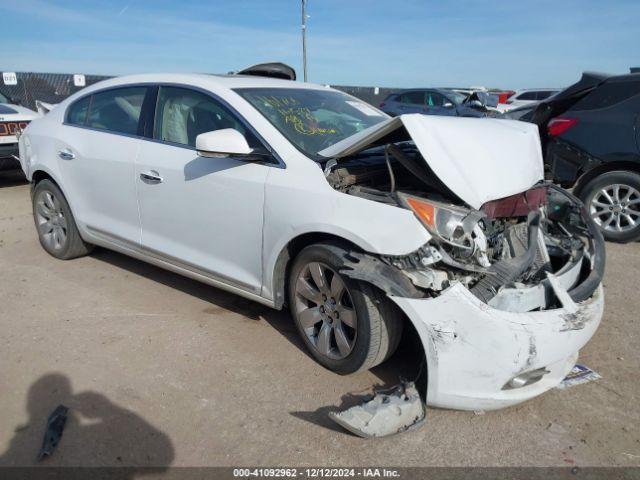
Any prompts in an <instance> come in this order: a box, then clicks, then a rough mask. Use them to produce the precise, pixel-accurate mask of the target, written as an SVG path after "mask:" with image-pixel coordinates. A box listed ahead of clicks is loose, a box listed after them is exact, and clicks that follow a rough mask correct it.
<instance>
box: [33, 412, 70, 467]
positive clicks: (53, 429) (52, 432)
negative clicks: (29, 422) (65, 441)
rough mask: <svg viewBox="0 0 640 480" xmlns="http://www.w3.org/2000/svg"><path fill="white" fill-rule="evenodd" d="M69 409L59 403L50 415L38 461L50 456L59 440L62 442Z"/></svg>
mask: <svg viewBox="0 0 640 480" xmlns="http://www.w3.org/2000/svg"><path fill="white" fill-rule="evenodd" d="M68 411H69V409H68V408H67V407H65V406H64V405H58V406H57V407H56V409H55V410H54V411H53V412H52V413H51V415H49V419H48V420H47V429H46V431H45V432H44V438H43V439H42V448H40V452H39V453H38V461H41V460H42V459H44V457H48V456H50V455H51V454H52V453H53V451H54V450H55V448H56V446H57V445H58V442H60V439H61V438H62V431H63V430H64V425H65V423H67V412H68Z"/></svg>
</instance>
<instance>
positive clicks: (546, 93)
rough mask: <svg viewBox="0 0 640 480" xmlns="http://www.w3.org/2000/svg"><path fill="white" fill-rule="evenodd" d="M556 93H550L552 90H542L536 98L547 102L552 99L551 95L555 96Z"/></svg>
mask: <svg viewBox="0 0 640 480" xmlns="http://www.w3.org/2000/svg"><path fill="white" fill-rule="evenodd" d="M554 93H555V92H552V91H550V90H540V91H539V92H538V95H537V97H536V98H537V99H538V100H546V99H547V98H549V97H550V96H551V95H553V94H554Z"/></svg>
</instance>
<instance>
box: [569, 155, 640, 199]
mask: <svg viewBox="0 0 640 480" xmlns="http://www.w3.org/2000/svg"><path fill="white" fill-rule="evenodd" d="M616 171H629V172H633V173H637V174H639V175H640V163H637V162H629V161H615V162H606V163H603V164H601V165H598V166H597V167H595V168H592V169H591V170H589V171H587V172H585V173H584V174H582V175H581V176H580V178H578V180H577V181H576V184H575V187H574V191H573V193H574V195H576V196H577V197H580V198H582V197H581V195H582V193H583V190H584V187H586V186H587V185H588V184H589V182H591V181H592V180H593V179H595V178H597V177H599V176H600V175H604V174H605V173H610V172H616Z"/></svg>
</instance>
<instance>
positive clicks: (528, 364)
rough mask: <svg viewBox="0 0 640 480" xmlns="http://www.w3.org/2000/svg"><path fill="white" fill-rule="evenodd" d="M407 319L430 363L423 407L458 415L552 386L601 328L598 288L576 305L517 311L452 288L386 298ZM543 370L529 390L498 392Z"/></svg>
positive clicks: (461, 288) (518, 399)
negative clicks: (435, 294)
mask: <svg viewBox="0 0 640 480" xmlns="http://www.w3.org/2000/svg"><path fill="white" fill-rule="evenodd" d="M390 298H391V299H392V300H393V301H394V302H395V303H396V304H398V306H400V308H402V310H403V311H404V312H405V313H406V314H407V315H408V316H409V318H410V320H411V321H412V323H413V324H414V325H415V327H416V329H417V331H418V334H419V335H420V338H421V340H422V344H423V346H424V350H425V354H426V356H427V365H428V390H427V403H428V404H429V405H432V406H436V407H443V408H456V409H463V410H477V409H486V410H492V409H497V408H502V407H506V406H509V405H514V404H516V403H520V402H523V401H525V400H528V399H530V398H533V397H535V396H537V395H540V394H541V393H543V392H545V391H547V390H549V389H550V388H553V387H555V386H556V385H558V384H559V383H560V381H562V379H563V378H564V377H565V375H566V374H567V373H568V372H569V371H570V370H571V368H572V367H573V365H574V363H575V361H576V359H577V356H578V352H579V350H580V349H581V348H582V347H583V346H584V345H585V344H586V343H587V342H588V341H589V339H590V338H591V337H592V336H593V334H594V332H595V331H596V329H597V328H598V325H599V324H600V319H601V318H602V312H603V309H604V294H603V291H602V286H598V288H597V289H596V290H595V292H594V294H593V296H592V297H591V298H589V299H588V300H586V301H584V302H581V303H577V304H573V308H570V307H569V308H558V309H554V310H545V311H536V312H525V313H514V312H507V311H504V310H498V309H495V308H493V307H490V306H489V305H487V304H486V303H483V302H481V301H480V300H478V299H477V298H476V297H475V296H474V295H473V294H472V293H471V292H469V290H467V289H466V288H465V287H464V286H463V285H461V284H456V285H453V286H452V287H450V288H449V289H447V290H445V291H444V292H443V293H442V294H441V295H440V296H439V297H437V298H432V299H415V298H413V299H412V298H403V297H394V296H391V297H390ZM539 368H546V369H547V370H548V371H549V373H547V374H546V375H544V376H543V377H542V379H541V380H539V381H537V382H536V383H533V384H531V385H528V386H525V387H522V388H515V389H511V390H503V389H502V388H503V386H504V385H505V384H506V383H507V382H508V381H509V380H511V379H512V378H513V377H515V376H517V375H520V374H522V373H525V372H529V371H532V370H536V369H539Z"/></svg>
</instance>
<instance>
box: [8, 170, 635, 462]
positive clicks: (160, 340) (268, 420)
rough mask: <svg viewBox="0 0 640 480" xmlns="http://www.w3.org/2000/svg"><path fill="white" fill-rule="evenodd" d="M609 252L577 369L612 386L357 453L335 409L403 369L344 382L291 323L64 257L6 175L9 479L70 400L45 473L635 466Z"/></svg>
mask: <svg viewBox="0 0 640 480" xmlns="http://www.w3.org/2000/svg"><path fill="white" fill-rule="evenodd" d="M607 254H608V264H607V273H606V281H605V286H606V308H605V317H604V319H603V321H602V325H601V327H600V329H599V330H598V332H597V333H596V335H595V337H594V338H593V339H592V340H591V342H590V343H589V344H588V345H587V346H586V347H585V348H584V349H583V351H582V352H581V355H580V361H581V363H584V364H586V365H588V366H589V367H591V368H593V369H594V370H595V371H597V372H598V373H600V374H601V375H602V379H600V380H598V381H596V382H591V383H588V384H585V385H580V386H576V387H573V388H570V389H567V390H563V391H561V390H552V391H550V392H548V393H547V394H545V395H543V396H542V397H539V398H537V399H534V400H532V401H529V402H527V403H525V404H523V405H520V406H516V407H512V408H509V409H506V410H502V411H497V412H487V413H485V414H483V415H478V414H474V413H471V412H457V411H447V410H436V409H429V411H428V413H427V415H428V419H427V422H426V425H425V426H424V427H423V428H421V429H419V430H417V431H414V432H409V433H405V434H403V435H400V436H396V437H391V438H384V439H375V440H362V439H360V438H357V437H354V436H352V435H350V434H347V433H345V432H344V431H341V430H340V429H339V428H338V427H336V426H334V425H333V424H332V423H331V421H330V420H329V419H328V418H327V412H328V411H330V410H331V409H332V408H334V407H335V406H338V405H340V404H341V401H342V400H343V396H344V395H345V394H347V393H355V394H360V393H362V392H363V391H366V390H367V389H368V388H370V387H371V386H372V385H373V384H383V385H385V384H387V385H388V384H393V383H395V381H396V380H397V368H395V366H397V365H398V364H402V361H403V360H407V359H406V358H405V359H403V358H399V359H398V358H397V359H395V360H393V361H392V362H391V363H390V364H389V365H386V366H382V367H379V368H376V369H375V370H374V371H372V372H367V373H362V374H358V375H355V376H346V377H342V376H338V375H335V374H333V373H331V372H329V371H327V370H325V369H323V368H322V367H320V366H319V365H317V364H316V363H315V362H314V361H313V360H312V359H311V358H310V357H309V356H307V354H306V353H305V352H304V350H303V349H302V344H301V342H300V341H299V340H298V338H297V336H296V332H295V331H294V329H293V326H292V324H291V322H290V321H289V318H288V316H287V314H286V313H282V312H276V311H273V310H270V309H269V308H267V307H263V306H260V305H258V304H255V303H252V302H250V301H247V300H244V299H242V298H240V297H238V296H234V295H232V294H228V293H225V292H223V291H220V290H216V289H214V288H211V287H209V286H206V285H203V284H200V283H197V282H195V281H192V280H189V279H185V278H182V277H180V276H178V275H175V274H173V273H169V272H166V271H163V270H161V269H158V268H155V267H153V266H149V265H147V264H145V263H142V262H140V261H137V260H133V259H130V258H127V257H125V256H123V255H120V254H116V253H113V252H109V251H106V250H101V249H99V250H96V251H95V252H94V253H93V254H92V255H91V256H89V257H85V258H81V259H77V260H73V261H67V262H63V261H59V260H56V259H54V258H52V257H50V256H49V255H47V254H46V253H45V252H44V250H42V248H41V247H40V245H39V243H38V240H37V237H36V233H35V229H34V226H33V220H32V216H31V204H30V199H29V186H28V185H27V184H25V183H24V182H21V181H20V180H19V179H18V177H14V176H11V175H6V174H4V175H0V302H1V303H0V332H2V333H1V334H0V355H1V356H0V405H1V406H2V415H0V465H28V464H32V463H33V462H34V460H35V456H36V454H37V452H38V449H39V448H40V444H41V441H42V434H43V431H44V426H45V423H46V418H47V416H48V414H49V413H50V412H51V411H52V410H53V409H54V408H55V407H56V406H57V405H58V404H60V403H64V404H65V405H66V406H68V407H70V417H69V420H68V422H67V426H66V429H65V432H64V437H63V438H62V441H61V443H60V445H59V446H58V448H57V450H56V452H55V454H54V455H53V456H52V457H50V458H49V459H47V461H46V462H47V464H48V465H116V466H121V465H158V466H161V465H174V466H218V465H224V466H238V465H263V466H282V465H292V466H304V465H316V466H370V465H379V466H385V465H389V466H427V465H428V466H445V465H446V466H453V465H455V466H472V465H473V466H505V465H510V466H521V465H534V466H570V465H578V466H590V465H598V466H609V465H626V466H630V465H640V428H639V427H640V402H639V400H640V398H639V396H640V376H639V374H638V371H639V369H640V353H639V352H640V349H639V348H638V345H639V341H638V340H639V339H638V333H639V332H640V326H639V325H638V323H636V322H638V321H639V312H640V295H638V291H637V288H638V284H639V279H640V277H639V273H638V272H639V269H640V244H639V243H635V244H629V245H615V244H608V245H607ZM409 360H411V359H409ZM345 398H346V399H347V400H348V398H347V397H345Z"/></svg>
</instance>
